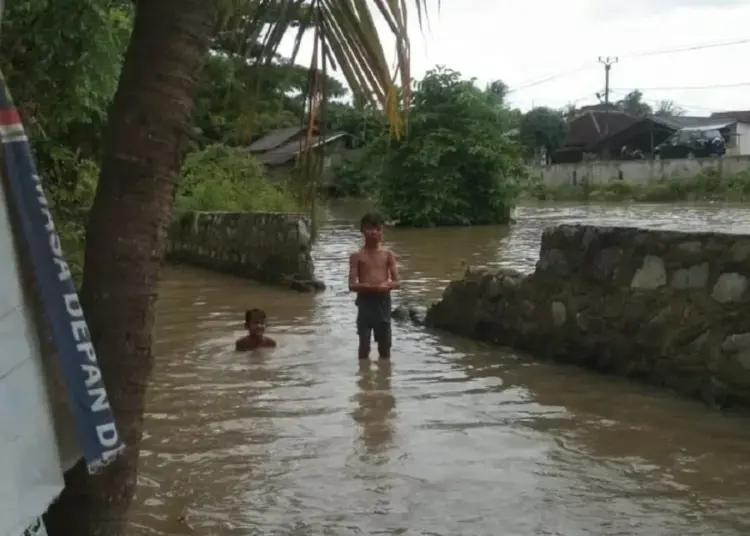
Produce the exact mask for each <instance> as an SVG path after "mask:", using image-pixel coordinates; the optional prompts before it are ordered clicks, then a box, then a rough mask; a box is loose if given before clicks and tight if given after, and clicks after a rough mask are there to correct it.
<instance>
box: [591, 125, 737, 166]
mask: <svg viewBox="0 0 750 536" xmlns="http://www.w3.org/2000/svg"><path fill="white" fill-rule="evenodd" d="M749 128H750V125H749V124H746V123H741V122H739V121H737V120H735V119H732V118H721V117H714V116H712V117H690V116H674V117H668V116H656V115H649V116H646V117H643V118H641V119H639V120H637V121H636V122H635V123H633V124H631V125H630V126H628V127H627V128H624V129H622V130H620V131H619V132H616V133H615V134H612V135H610V136H607V137H606V138H603V139H601V140H599V142H597V143H596V144H595V145H594V146H593V147H592V150H591V152H594V153H596V154H609V155H610V156H611V157H612V158H615V159H619V158H620V151H621V149H622V148H623V147H627V148H628V149H629V150H630V151H634V150H638V151H640V152H641V153H642V154H643V155H650V154H652V153H653V150H654V147H656V146H657V145H659V144H660V143H662V142H664V141H665V140H666V139H667V138H669V137H670V136H671V135H672V134H674V133H675V132H678V131H681V130H718V131H719V132H720V133H721V134H722V136H723V137H724V139H725V140H726V149H727V154H728V155H739V154H750V147H748V148H747V149H746V148H745V147H744V145H742V144H750V137H749V136H748V135H747V133H748V129H749ZM743 151H745V152H743Z"/></svg>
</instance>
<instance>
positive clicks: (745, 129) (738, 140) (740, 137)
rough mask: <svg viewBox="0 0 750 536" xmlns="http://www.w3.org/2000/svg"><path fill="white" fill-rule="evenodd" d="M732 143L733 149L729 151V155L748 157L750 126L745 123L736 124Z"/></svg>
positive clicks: (749, 153) (749, 151)
mask: <svg viewBox="0 0 750 536" xmlns="http://www.w3.org/2000/svg"><path fill="white" fill-rule="evenodd" d="M732 141H733V142H734V143H733V145H734V147H732V149H731V154H733V155H745V156H747V155H750V125H749V124H747V123H736V125H735V131H734V139H733V140H732Z"/></svg>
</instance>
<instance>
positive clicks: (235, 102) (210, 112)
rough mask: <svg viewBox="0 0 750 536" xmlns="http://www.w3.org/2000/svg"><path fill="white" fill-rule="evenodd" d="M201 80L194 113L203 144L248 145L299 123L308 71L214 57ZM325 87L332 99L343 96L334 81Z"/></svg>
mask: <svg viewBox="0 0 750 536" xmlns="http://www.w3.org/2000/svg"><path fill="white" fill-rule="evenodd" d="M201 80H202V81H201V85H200V87H199V89H198V95H197V97H196V103H195V106H196V107H195V112H194V114H193V117H194V118H195V126H196V127H197V128H198V129H199V138H200V142H201V144H209V143H224V144H228V145H248V144H249V143H250V142H251V141H252V140H253V139H255V138H258V137H259V136H263V135H265V134H267V133H268V132H269V131H271V130H274V129H277V128H283V127H289V126H296V125H299V124H300V121H301V118H302V117H303V115H304V110H305V102H304V91H305V90H306V87H307V84H308V80H309V70H308V69H307V68H305V67H300V66H298V65H293V64H289V63H287V62H286V61H285V60H283V61H282V62H277V63H272V64H258V63H256V64H249V63H248V62H247V61H246V60H245V59H243V58H241V57H238V56H236V55H228V54H221V55H219V54H212V55H211V56H210V57H209V58H208V60H207V61H206V65H205V67H204V71H203V76H202V79H201ZM328 84H329V90H330V92H331V93H332V94H333V95H341V94H343V93H344V92H345V90H344V88H343V86H342V85H341V84H340V83H339V82H338V81H336V80H335V79H329V81H328Z"/></svg>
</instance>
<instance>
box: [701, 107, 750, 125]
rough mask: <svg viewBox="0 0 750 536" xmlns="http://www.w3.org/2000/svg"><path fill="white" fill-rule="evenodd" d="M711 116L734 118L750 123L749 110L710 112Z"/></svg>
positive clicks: (715, 117)
mask: <svg viewBox="0 0 750 536" xmlns="http://www.w3.org/2000/svg"><path fill="white" fill-rule="evenodd" d="M711 117H713V118H714V119H734V120H736V121H739V122H741V123H750V110H734V111H731V110H730V111H726V112H714V113H712V114H711Z"/></svg>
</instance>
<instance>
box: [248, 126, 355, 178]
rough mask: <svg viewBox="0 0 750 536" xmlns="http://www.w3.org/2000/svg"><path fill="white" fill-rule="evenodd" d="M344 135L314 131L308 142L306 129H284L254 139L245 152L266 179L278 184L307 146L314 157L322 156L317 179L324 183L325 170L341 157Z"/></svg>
mask: <svg viewBox="0 0 750 536" xmlns="http://www.w3.org/2000/svg"><path fill="white" fill-rule="evenodd" d="M347 136H348V134H347V133H346V132H332V133H328V134H326V135H325V136H321V135H320V132H319V131H318V129H317V128H314V129H313V135H312V138H311V139H310V141H309V142H308V141H307V127H306V126H304V127H302V126H297V127H286V128H280V129H277V130H274V131H273V132H270V133H268V134H266V135H265V136H263V137H261V138H260V139H257V140H255V141H254V142H253V143H252V144H251V145H250V146H249V147H248V150H249V151H250V152H251V153H252V154H253V155H254V156H255V157H256V158H257V159H258V162H260V163H261V164H263V165H264V166H265V168H266V170H267V174H268V177H269V179H270V180H274V181H280V180H283V179H285V178H287V177H289V175H290V173H291V170H292V169H293V168H294V167H295V165H296V164H297V160H298V157H299V156H300V155H301V154H302V153H304V152H305V150H307V149H308V147H309V149H311V150H312V151H314V152H315V154H316V155H322V156H323V177H322V178H321V180H322V181H323V182H325V180H326V179H327V171H328V170H330V168H331V166H332V165H333V164H334V163H335V162H336V161H337V160H338V158H340V156H341V152H342V151H343V149H344V140H345V138H346V137H347ZM308 143H309V146H308V145H307V144H308Z"/></svg>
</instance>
